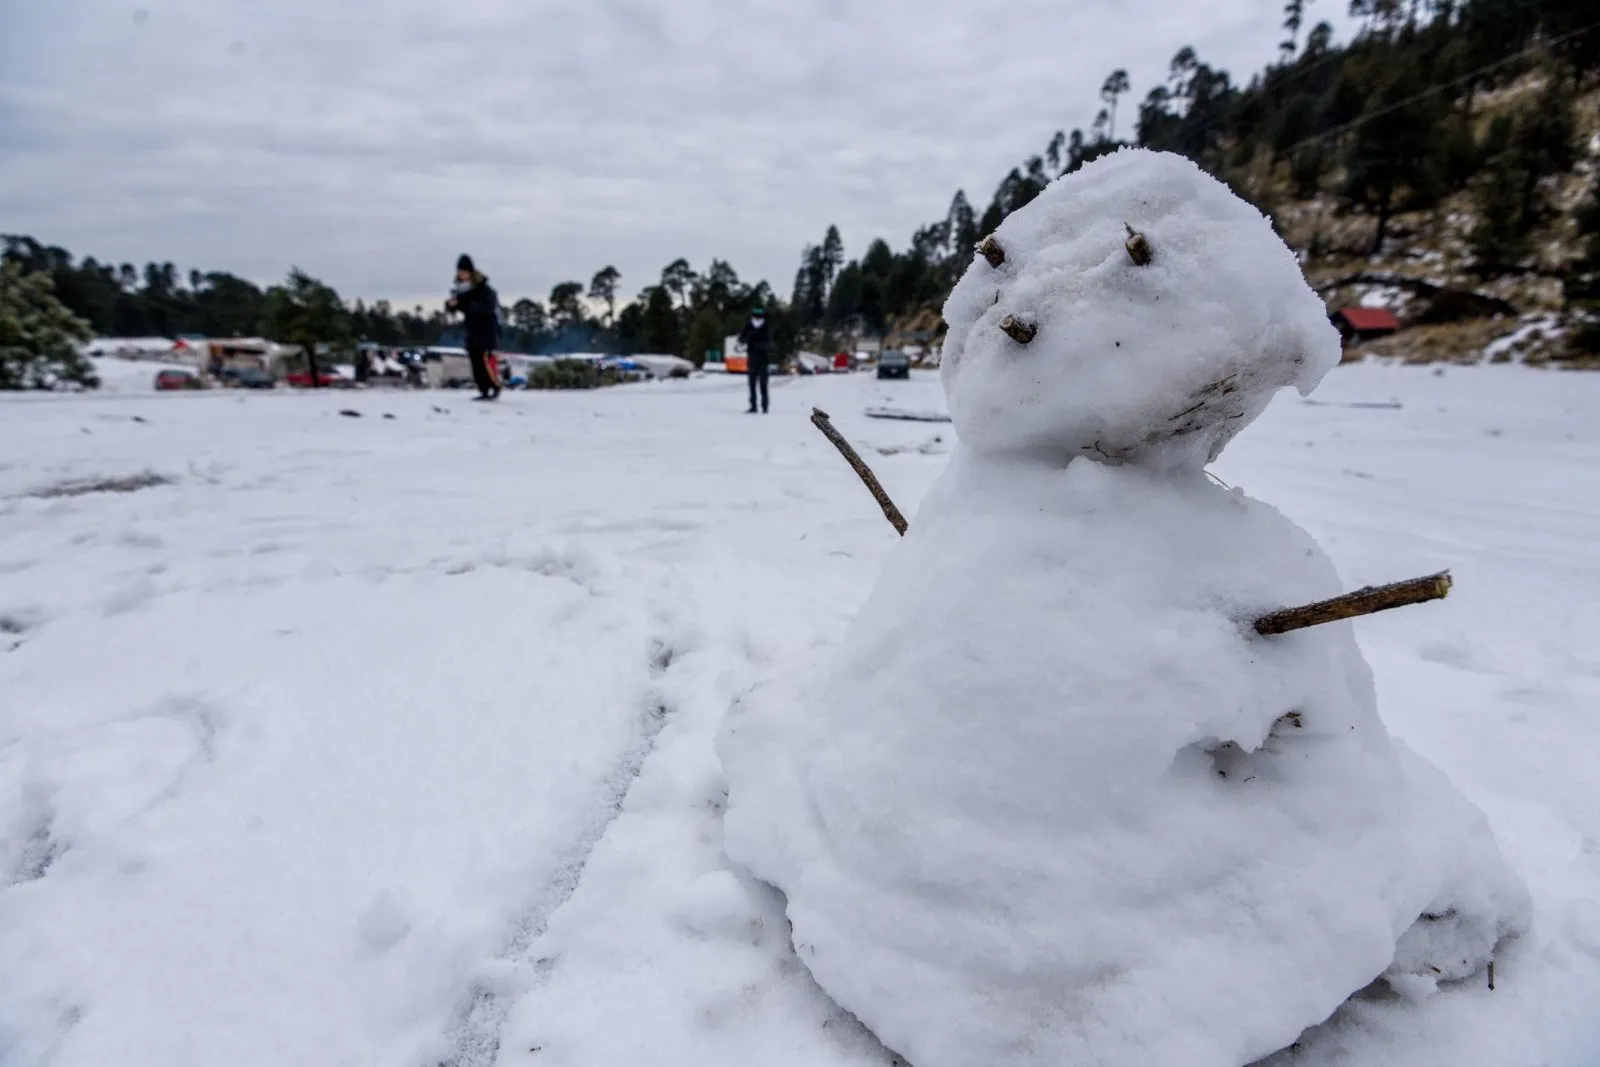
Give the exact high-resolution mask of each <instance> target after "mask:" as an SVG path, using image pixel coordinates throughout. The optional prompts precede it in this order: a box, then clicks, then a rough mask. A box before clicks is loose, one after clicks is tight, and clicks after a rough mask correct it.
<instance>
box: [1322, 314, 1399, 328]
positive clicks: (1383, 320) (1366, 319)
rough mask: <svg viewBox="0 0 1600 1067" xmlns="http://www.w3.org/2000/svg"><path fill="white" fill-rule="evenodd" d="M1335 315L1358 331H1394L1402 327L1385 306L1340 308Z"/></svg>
mask: <svg viewBox="0 0 1600 1067" xmlns="http://www.w3.org/2000/svg"><path fill="white" fill-rule="evenodd" d="M1333 317H1334V319H1335V320H1336V321H1337V320H1339V319H1343V320H1344V322H1345V325H1347V326H1349V327H1350V328H1351V329H1352V330H1355V331H1356V332H1357V333H1393V332H1395V331H1396V330H1398V329H1399V328H1400V320H1399V319H1397V318H1395V317H1394V315H1393V314H1392V313H1391V312H1389V311H1387V310H1385V309H1384V308H1340V309H1339V310H1338V311H1336V312H1334V315H1333Z"/></svg>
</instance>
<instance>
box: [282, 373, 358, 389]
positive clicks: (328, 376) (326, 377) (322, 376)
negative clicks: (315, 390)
mask: <svg viewBox="0 0 1600 1067" xmlns="http://www.w3.org/2000/svg"><path fill="white" fill-rule="evenodd" d="M283 380H284V381H286V382H288V383H289V384H290V385H292V386H294V387H296V388H299V389H309V388H311V372H310V371H308V370H297V371H291V372H290V373H288V374H286V375H284V377H283ZM317 384H318V385H319V386H323V387H325V388H328V387H333V386H339V385H343V384H344V379H343V378H341V377H340V376H339V375H337V374H334V373H333V372H332V371H325V370H319V371H317Z"/></svg>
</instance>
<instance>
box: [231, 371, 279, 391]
mask: <svg viewBox="0 0 1600 1067" xmlns="http://www.w3.org/2000/svg"><path fill="white" fill-rule="evenodd" d="M233 381H234V384H235V385H237V386H239V388H241V389H272V388H274V387H275V386H277V384H278V383H277V382H276V381H274V380H273V378H272V375H270V374H268V373H267V372H266V371H264V370H256V369H255V368H253V367H250V368H246V369H245V370H242V371H240V372H239V373H238V374H236V375H234V379H233Z"/></svg>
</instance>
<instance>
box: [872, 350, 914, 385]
mask: <svg viewBox="0 0 1600 1067" xmlns="http://www.w3.org/2000/svg"><path fill="white" fill-rule="evenodd" d="M878 377H880V378H909V377H911V357H910V356H908V355H906V354H905V353H904V352H899V351H895V350H894V349H890V350H889V351H887V352H885V353H884V354H883V355H881V356H879V357H878Z"/></svg>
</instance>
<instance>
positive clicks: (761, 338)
mask: <svg viewBox="0 0 1600 1067" xmlns="http://www.w3.org/2000/svg"><path fill="white" fill-rule="evenodd" d="M739 340H740V341H742V342H743V343H744V350H745V355H746V357H747V358H746V360H745V376H746V377H747V378H749V379H750V409H749V411H748V412H746V414H750V415H754V414H755V413H756V390H757V388H759V389H760V391H761V413H762V414H763V415H765V414H766V413H767V371H768V369H769V367H770V363H769V360H770V359H771V358H772V325H771V324H770V323H769V322H767V313H766V310H765V309H764V308H756V309H755V310H754V311H752V312H751V313H750V321H749V322H747V323H745V327H744V329H742V330H740V331H739Z"/></svg>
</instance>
